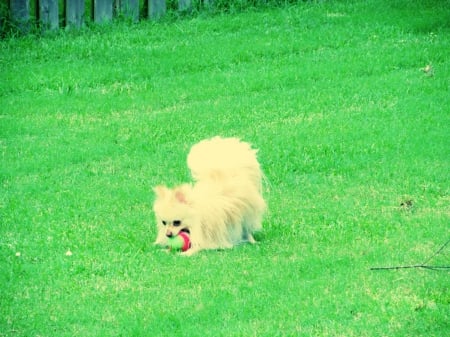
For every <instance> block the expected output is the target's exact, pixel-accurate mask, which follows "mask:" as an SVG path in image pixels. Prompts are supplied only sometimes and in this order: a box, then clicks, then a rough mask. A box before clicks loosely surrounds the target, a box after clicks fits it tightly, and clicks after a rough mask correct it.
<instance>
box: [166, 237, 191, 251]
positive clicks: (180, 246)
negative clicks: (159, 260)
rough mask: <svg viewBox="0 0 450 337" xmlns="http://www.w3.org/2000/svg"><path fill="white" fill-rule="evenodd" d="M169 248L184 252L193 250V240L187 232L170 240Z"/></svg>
mask: <svg viewBox="0 0 450 337" xmlns="http://www.w3.org/2000/svg"><path fill="white" fill-rule="evenodd" d="M167 246H168V248H169V250H173V251H179V250H181V251H182V252H185V251H187V250H188V249H189V248H191V240H190V239H189V234H188V233H186V232H180V233H178V235H176V236H173V237H171V238H169V239H168V243H167Z"/></svg>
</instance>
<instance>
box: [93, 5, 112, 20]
mask: <svg viewBox="0 0 450 337" xmlns="http://www.w3.org/2000/svg"><path fill="white" fill-rule="evenodd" d="M112 9H113V5H112V0H92V7H91V14H92V20H94V22H95V23H104V22H107V21H111V20H112Z"/></svg>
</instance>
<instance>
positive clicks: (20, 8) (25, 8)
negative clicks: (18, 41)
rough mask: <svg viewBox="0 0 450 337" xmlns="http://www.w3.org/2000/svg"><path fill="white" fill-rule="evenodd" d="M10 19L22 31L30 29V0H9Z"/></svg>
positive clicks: (25, 31)
mask: <svg viewBox="0 0 450 337" xmlns="http://www.w3.org/2000/svg"><path fill="white" fill-rule="evenodd" d="M9 8H10V11H11V19H12V21H13V23H14V24H15V25H17V28H18V30H19V31H21V32H22V33H27V32H29V30H30V0H10V1H9Z"/></svg>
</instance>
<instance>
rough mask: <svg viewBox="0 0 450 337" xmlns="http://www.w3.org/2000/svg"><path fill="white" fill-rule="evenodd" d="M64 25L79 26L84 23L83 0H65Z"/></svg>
mask: <svg viewBox="0 0 450 337" xmlns="http://www.w3.org/2000/svg"><path fill="white" fill-rule="evenodd" d="M64 8H65V18H66V26H68V27H75V28H81V26H83V23H84V0H65V2H64Z"/></svg>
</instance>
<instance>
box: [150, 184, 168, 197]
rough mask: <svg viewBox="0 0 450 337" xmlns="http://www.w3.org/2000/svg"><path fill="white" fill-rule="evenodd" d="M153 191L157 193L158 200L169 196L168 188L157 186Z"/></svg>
mask: <svg viewBox="0 0 450 337" xmlns="http://www.w3.org/2000/svg"><path fill="white" fill-rule="evenodd" d="M153 191H154V192H155V194H156V196H157V197H158V198H164V196H165V195H166V194H167V191H168V189H167V187H166V186H162V185H159V186H155V187H154V188H153Z"/></svg>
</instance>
